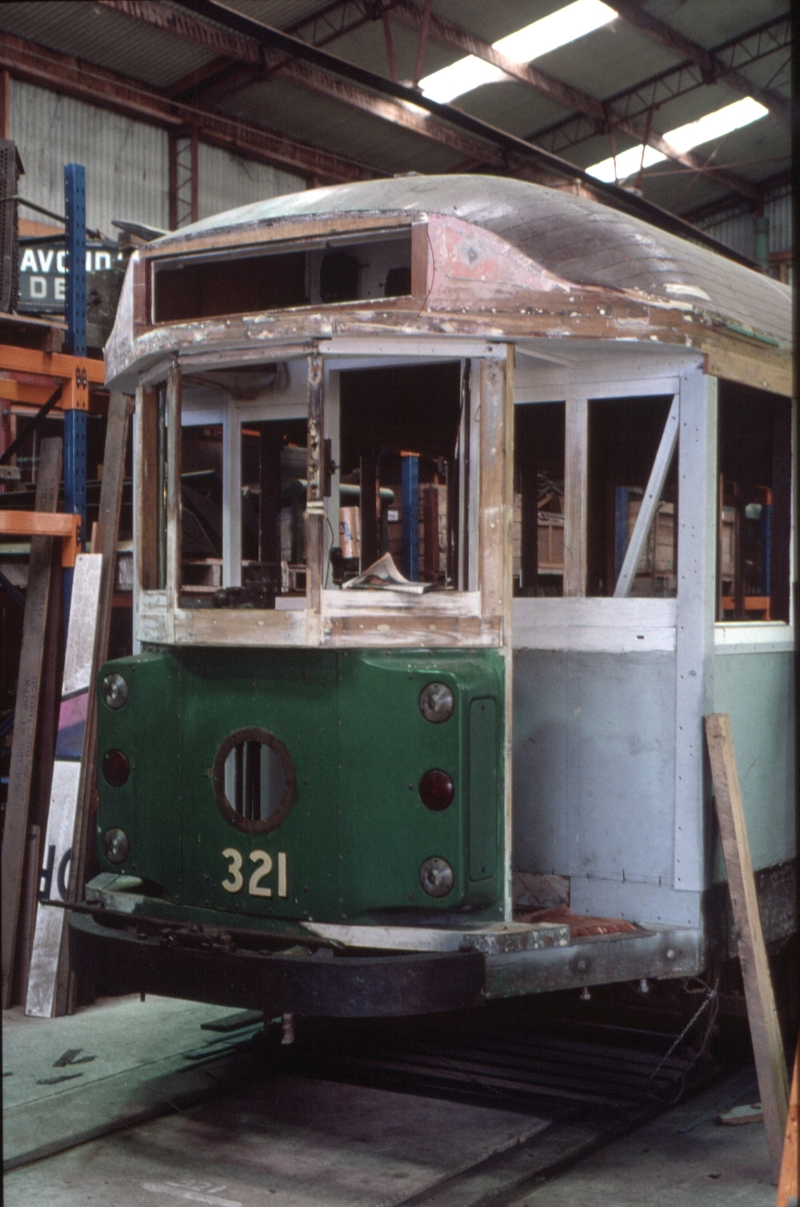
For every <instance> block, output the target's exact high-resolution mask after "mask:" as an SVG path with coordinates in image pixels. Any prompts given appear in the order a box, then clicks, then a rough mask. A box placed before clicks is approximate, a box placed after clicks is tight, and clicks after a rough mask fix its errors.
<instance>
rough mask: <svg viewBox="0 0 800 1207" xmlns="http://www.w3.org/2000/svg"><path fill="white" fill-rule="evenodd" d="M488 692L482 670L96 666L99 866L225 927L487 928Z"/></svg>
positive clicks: (499, 684)
mask: <svg viewBox="0 0 800 1207" xmlns="http://www.w3.org/2000/svg"><path fill="white" fill-rule="evenodd" d="M503 684H504V668H503V660H502V657H501V656H500V655H499V654H498V653H497V652H496V651H492V650H474V651H472V650H471V651H463V650H460V651H450V650H441V651H412V652H408V651H363V650H355V651H329V650H305V649H303V650H286V649H281V650H264V649H260V650H253V649H235V650H223V649H210V650H209V649H204V650H198V649H186V650H176V649H172V648H171V649H159V650H154V651H151V652H148V653H144V654H140V655H137V656H134V657H131V658H125V659H119V660H117V661H115V662H110V663H108V664H107V665H106V666H105V667H104V668H103V670H102V671H101V673H100V677H99V701H98V756H99V764H100V770H99V773H98V788H99V806H98V831H99V844H100V862H101V866H102V868H103V870H104V871H108V872H117V873H121V874H123V875H128V876H135V877H138V878H140V879H141V880H142V881H143V888H142V890H141V891H143V892H144V893H145V894H146V895H147V896H148V897H157V898H161V899H162V900H163V901H164V902H165V903H170V904H171V905H173V906H175V905H178V906H185V907H189V908H191V907H196V908H199V909H202V910H204V911H205V910H209V909H210V910H219V911H224V912H226V913H227V914H228V915H230V914H231V913H234V914H241V915H242V924H243V925H244V924H245V918H246V917H247V916H250V917H253V916H257V917H261V918H267V917H273V918H285V919H290V918H293V919H297V918H300V919H305V918H308V919H313V920H315V921H327V922H341V921H343V920H345V919H346V920H356V919H357V920H359V921H378V920H381V921H384V922H386V923H389V922H392V921H394V922H397V923H400V922H411V921H413V920H414V918H420V917H421V916H422V915H425V914H427V915H428V916H429V917H430V915H431V913H432V912H434V911H435V912H440V911H452V910H459V911H470V916H471V917H472V918H473V919H474V918H477V917H480V918H485V919H489V918H500V917H502V909H503V877H504V863H505V860H504V847H503V844H504V827H503V811H504V810H503V799H504V789H503V739H504V721H503V717H504V712H503V700H504V688H503ZM465 920H466V918H465Z"/></svg>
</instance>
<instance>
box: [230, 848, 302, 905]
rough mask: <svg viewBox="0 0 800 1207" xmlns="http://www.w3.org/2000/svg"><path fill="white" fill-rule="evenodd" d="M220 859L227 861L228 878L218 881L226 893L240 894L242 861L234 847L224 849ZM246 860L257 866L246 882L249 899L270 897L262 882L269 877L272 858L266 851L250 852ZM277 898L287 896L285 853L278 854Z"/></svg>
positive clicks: (242, 884)
mask: <svg viewBox="0 0 800 1207" xmlns="http://www.w3.org/2000/svg"><path fill="white" fill-rule="evenodd" d="M222 858H223V859H227V860H228V876H227V877H226V879H225V880H222V881H220V883H221V884H222V887H223V888H224V889H225V892H226V893H240V892H241V891H242V889H243V888H244V876H243V875H242V866H243V864H244V859H243V858H242V856H241V854H240V853H239V852H238V851H237V850H236V848H235V847H226V848H225V850H224V851H223V852H222ZM248 859H249V860H250V862H251V863H255V864H257V865H258V866H257V867H256V868H254V870H253V872H252V874H251V876H250V879H249V880H248V882H247V893H248V896H250V897H271V896H272V889H271V888H268V887H267V886H266V885H263V884H262V883H261V882H262V880H264V879H266V877H267V876H269V874H270V872H271V871H272V868H273V862H272V856H271V855H268V854H267V852H266V851H251V852H250V854H249V856H248ZM278 896H279V897H288V896H289V877H288V870H287V864H286V852H285V851H279V852H278Z"/></svg>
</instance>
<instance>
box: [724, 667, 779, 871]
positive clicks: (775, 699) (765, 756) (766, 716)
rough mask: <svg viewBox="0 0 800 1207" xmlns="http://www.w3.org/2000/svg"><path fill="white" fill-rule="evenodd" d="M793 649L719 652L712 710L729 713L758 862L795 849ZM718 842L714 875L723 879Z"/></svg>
mask: <svg viewBox="0 0 800 1207" xmlns="http://www.w3.org/2000/svg"><path fill="white" fill-rule="evenodd" d="M793 660H794V654H793V653H792V652H791V651H787V652H786V653H780V654H779V653H752V654H751V653H747V654H733V653H727V652H726V653H724V654H717V656H716V657H715V659H714V711H715V712H726V713H728V714H729V715H730V718H731V727H732V729H733V740H734V745H735V748H736V763H737V767H738V769H739V779H740V781H741V785H742V797H743V799H744V809H745V816H746V819H747V833H748V838H749V840H750V852H751V855H752V857H753V867H754V868H764V867H769V866H770V865H771V864H774V863H780V862H781V861H782V860H784V859H791V858H792V856H793V855H794V854H795V850H796V846H795V842H796V838H795V811H794V808H793V807H792V806H793V802H794V799H795V795H794V794H795V782H794V720H793V717H794V710H793V705H792V702H793V700H794V670H793V665H794V663H793ZM718 848H719V843H718V842H717V850H716V852H715V858H714V876H713V879H714V880H715V881H716V880H722V879H724V869H723V864H722V859H721V854H720V851H719V849H718Z"/></svg>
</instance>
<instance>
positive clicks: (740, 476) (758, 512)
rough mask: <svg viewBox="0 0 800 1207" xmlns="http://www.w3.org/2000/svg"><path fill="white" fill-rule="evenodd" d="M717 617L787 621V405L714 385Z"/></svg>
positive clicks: (730, 385) (727, 384) (728, 385)
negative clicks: (716, 406)
mask: <svg viewBox="0 0 800 1207" xmlns="http://www.w3.org/2000/svg"><path fill="white" fill-rule="evenodd" d="M718 432H719V463H718V474H719V477H718V505H717V541H718V556H717V620H783V621H788V620H789V574H790V569H789V548H790V507H791V404H790V402H789V400H788V399H787V398H782V397H781V396H779V395H776V394H769V393H767V392H766V391H765V390H756V389H750V388H749V387H747V386H740V385H737V384H735V383H733V382H727V381H720V383H719V412H718Z"/></svg>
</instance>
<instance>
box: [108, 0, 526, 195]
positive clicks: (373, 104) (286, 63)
mask: <svg viewBox="0 0 800 1207" xmlns="http://www.w3.org/2000/svg"><path fill="white" fill-rule="evenodd" d="M102 3H103V5H104V7H106V8H112V9H114V10H115V11H117V12H121V13H125V15H126V16H129V17H133V18H135V19H136V20H138V21H143V22H144V23H145V24H147V25H149V26H151V27H152V28H155V29H159V30H162V31H164V32H169V33H172V34H176V35H177V36H178V37H182V38H186V39H187V40H188V41H191V42H195V43H196V44H198V45H201V46H205V47H206V48H207V49H210V50H215V51H217V52H221V53H223V54H227V55H228V56H229V57H230V58H236V59H239V60H241V61H242V62H243V63H244V64H246V65H250V66H251V68H252V69H254V71H255V73H258V72H267V71H268V72H270V73H272V72H278V71H279V72H280V74H281V76H282V78H284V79H288V80H291V81H292V82H293V83H296V84H300V85H301V86H302V87H304V88H308V89H310V90H311V91H313V92H318V93H319V94H320V95H322V96H325V97H327V98H329V99H333V100H337V101H341V102H342V103H343V104H346V105H350V106H352V107H353V108H356V109H360V110H361V111H362V112H363V113H368V114H370V115H371V116H373V117H378V118H382V119H383V120H385V121H389V122H392V123H393V124H395V125H397V126H401V127H403V128H404V129H406V130H410V131H411V132H412V133H414V134H419V135H421V136H422V137H423V138H425V139H428V140H431V141H433V142H437V143H439V144H440V145H442V146H445V147H447V148H448V150H451V151H454V152H455V153H456V154H458V155H464V156H466V157H468V158H470V159H474V160H480V162H482V163H487V164H489V165H490V166H492V167H495V168H497V169H499V170H501V171H505V170H508V168H509V163H510V160H509V156H508V155H507V154H506V153H504V151H503V150H502V149H501V148H500V147H498V146H496V145H493V144H492V143H491V142H489V141H488V140H485V139H483V138H480V137H476V136H475V135H473V134H471V133H470V132H469V131H467V130H460V129H458V128H457V127H455V126H452V125H450V124H449V123H448V122H444V121H441V120H440V119H438V118H437V117H436V116H434V115H433V114H428V113H424V112H421V111H420V110H418V109H417V108H416V107H414V108H412V107H410V106H408V105H406V104H404V103H403V101H400V100H395V99H394V98H393V97H390V96H380V95H376V94H375V93H374V92H371V91H369V90H368V89H366V88H363V87H361V86H360V85H359V84H358V83H354V82H353V81H352V80H349V79H345V78H344V77H343V76H341V75H336V74H334V73H333V72H331V71H327V70H325V68H321V67H319V66H317V65H316V64H315V63H310V62H307V61H305V60H302V59H299V58H292V57H290V56H288V55H287V54H285V53H284V52H283V51H281V50H274V49H271V48H270V47H267V46H262V45H260V44H259V43H258V42H257V41H256V40H255V39H254V38H250V37H247V36H246V35H243V34H240V33H238V32H237V31H235V30H231V29H224V28H222V27H220V26H217V25H212V24H211V23H210V22H209V21H207V20H205V19H203V18H196V17H194V16H193V14H192V13H191V12H190V11H188V10H186V9H180V8H173V7H172V6H171V5H167V4H162V3H156V2H155V0H102ZM228 11H231V10H228Z"/></svg>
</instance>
